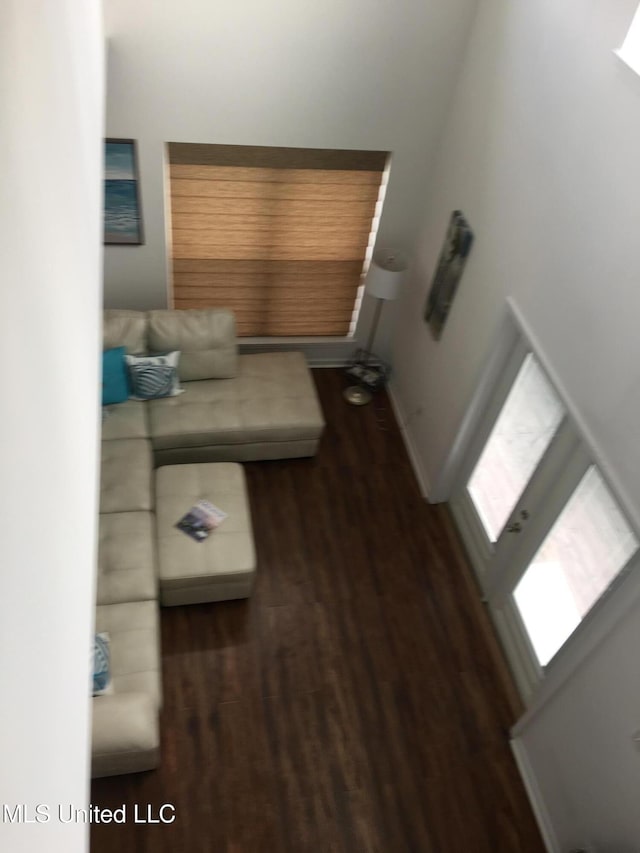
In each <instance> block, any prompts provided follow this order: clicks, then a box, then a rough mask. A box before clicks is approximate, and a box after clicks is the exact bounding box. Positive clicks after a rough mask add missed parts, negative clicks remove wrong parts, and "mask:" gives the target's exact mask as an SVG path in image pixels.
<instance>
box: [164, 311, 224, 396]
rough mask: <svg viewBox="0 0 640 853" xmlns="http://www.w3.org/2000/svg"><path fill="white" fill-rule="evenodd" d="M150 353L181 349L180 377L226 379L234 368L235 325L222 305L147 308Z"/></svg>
mask: <svg viewBox="0 0 640 853" xmlns="http://www.w3.org/2000/svg"><path fill="white" fill-rule="evenodd" d="M148 342H149V352H167V351H168V350H180V352H181V353H182V355H181V357H180V365H179V368H178V372H179V375H180V379H182V380H183V381H185V382H188V381H191V380H194V379H228V378H230V377H232V376H235V374H236V369H237V348H236V324H235V317H234V315H233V313H232V312H231V311H228V310H227V309H225V308H211V309H204V310H199V309H192V310H185V311H171V310H167V311H150V312H149V329H148Z"/></svg>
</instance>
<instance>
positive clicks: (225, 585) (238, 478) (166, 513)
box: [156, 462, 256, 606]
mask: <svg viewBox="0 0 640 853" xmlns="http://www.w3.org/2000/svg"><path fill="white" fill-rule="evenodd" d="M199 500H207V501H210V502H211V503H213V504H215V505H216V506H218V507H219V508H220V509H221V510H224V512H226V513H227V518H225V520H224V521H223V522H222V524H221V525H220V527H218V528H217V530H214V531H213V532H212V533H211V534H209V537H208V538H207V539H205V540H204V541H203V542H196V541H195V540H194V539H192V538H191V537H190V536H187V534H186V533H183V532H182V531H181V530H179V529H178V528H177V527H176V523H177V522H178V521H179V520H180V519H181V518H182V517H183V516H184V515H185V513H187V512H188V511H189V510H190V509H191V507H192V506H193V505H194V504H196V503H197V502H198V501H199ZM156 520H157V533H158V575H159V583H160V602H161V604H163V605H165V606H167V605H173V604H198V603H200V602H203V601H227V600H228V599H232V598H248V596H249V595H250V594H251V588H252V586H253V580H254V577H255V572H256V556H255V549H254V545H253V533H252V530H251V514H250V510H249V501H248V499H247V490H246V485H245V478H244V471H243V469H242V466H241V465H238V464H237V463H236V462H212V463H199V464H192V465H167V466H165V467H163V468H158V469H157V471H156Z"/></svg>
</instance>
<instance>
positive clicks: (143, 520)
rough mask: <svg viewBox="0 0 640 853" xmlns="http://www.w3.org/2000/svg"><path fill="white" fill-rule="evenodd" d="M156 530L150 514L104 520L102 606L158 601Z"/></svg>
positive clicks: (101, 535)
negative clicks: (150, 600)
mask: <svg viewBox="0 0 640 853" xmlns="http://www.w3.org/2000/svg"><path fill="white" fill-rule="evenodd" d="M154 528H155V525H154V519H153V515H152V514H151V513H150V512H112V513H107V514H103V515H101V516H100V519H99V538H98V589H97V593H96V601H97V603H98V604H121V603H124V602H127V601H145V600H148V599H153V598H156V597H157V595H158V591H157V583H156V571H155V559H154V558H155V553H154V552H155V548H154V533H155V529H154Z"/></svg>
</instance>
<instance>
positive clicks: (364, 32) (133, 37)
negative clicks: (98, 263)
mask: <svg viewBox="0 0 640 853" xmlns="http://www.w3.org/2000/svg"><path fill="white" fill-rule="evenodd" d="M475 2H476V0H448V2H446V3H443V2H437V0H429V2H423V0H399V2H396V3H381V2H378V3H371V2H369V0H350V2H348V3H345V2H344V0H327V2H324V3H308V2H302V3H301V2H299V0H275V2H271V3H264V2H262V0H246V1H245V2H242V3H238V2H234V0H223V2H217V3H211V2H210V0H181V2H177V0H173V2H166V3H162V4H159V3H156V2H152V0H140V1H139V2H136V3H131V2H129V0H107V3H106V8H107V32H108V36H109V63H108V69H109V70H108V85H107V89H108V97H107V130H108V134H109V135H111V136H115V137H133V138H136V139H138V141H139V153H140V161H141V165H140V168H141V179H142V206H143V215H144V225H145V232H146V245H144V246H143V247H140V248H135V247H130V246H126V247H113V246H110V247H107V248H106V250H105V256H106V257H105V300H106V303H105V304H106V305H107V306H109V307H131V308H155V307H164V306H166V299H167V295H166V288H167V283H166V282H167V268H166V267H167V265H166V249H165V219H164V210H163V203H164V202H163V170H162V164H163V143H164V142H166V141H177V142H207V143H228V144H238V145H276V146H277V145H281V146H294V147H298V146H299V147H305V146H308V147H315V148H356V149H360V148H365V149H380V150H390V151H392V152H393V154H394V159H393V166H392V173H391V183H390V186H389V190H388V193H387V200H386V205H385V213H384V217H383V221H382V224H381V229H380V232H379V234H380V244H383V243H384V244H387V245H392V246H396V247H398V248H407V247H408V246H409V245H410V244H411V243H412V241H413V238H414V237H415V233H416V226H417V222H418V217H417V214H418V211H419V210H420V209H421V208H422V206H423V205H424V200H425V197H426V185H427V175H428V172H429V167H430V165H431V160H432V156H433V153H434V151H435V147H436V142H437V138H438V135H439V133H440V131H441V128H442V123H443V119H444V115H445V108H446V105H447V103H448V100H449V95H450V91H451V88H452V85H453V84H454V82H455V76H456V71H457V68H458V64H459V61H460V57H461V53H462V49H463V45H464V42H465V38H466V35H467V31H468V26H469V25H470V22H471V18H472V12H473V9H474V7H475ZM367 301H371V300H367ZM367 310H368V311H369V310H370V306H367ZM385 313H386V314H387V315H388V316H387V320H388V318H389V316H391V313H392V312H391V310H389V311H387V312H385ZM365 319H366V318H365Z"/></svg>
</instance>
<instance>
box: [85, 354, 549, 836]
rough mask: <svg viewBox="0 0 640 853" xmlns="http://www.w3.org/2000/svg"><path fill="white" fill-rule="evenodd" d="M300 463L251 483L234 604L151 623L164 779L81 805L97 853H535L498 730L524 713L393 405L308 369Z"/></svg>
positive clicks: (527, 813) (100, 789) (104, 784)
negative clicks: (158, 628) (158, 627)
mask: <svg viewBox="0 0 640 853" xmlns="http://www.w3.org/2000/svg"><path fill="white" fill-rule="evenodd" d="M314 377H315V380H316V384H317V386H318V391H319V394H320V397H321V401H322V405H323V409H324V412H325V417H326V419H327V422H328V426H327V431H326V434H325V436H324V437H323V441H322V447H321V451H320V453H319V455H318V456H317V457H316V458H315V459H313V460H291V461H278V462H259V463H258V462H257V463H251V464H247V465H246V471H247V476H248V482H249V490H250V498H251V508H252V514H253V523H254V532H255V537H256V546H257V553H258V581H257V584H256V589H255V593H254V596H253V597H252V599H251V600H250V601H248V602H226V603H221V604H210V605H198V606H192V607H178V608H170V609H166V610H163V611H162V649H163V676H164V710H163V714H162V723H161V727H162V766H161V767H160V768H159V769H158V770H157V771H153V772H150V773H143V774H137V775H133V776H128V777H115V778H112V779H103V780H98V781H96V782H94V784H93V787H92V803H93V804H94V805H96V804H97V805H100V806H101V807H105V808H113V807H116V806H119V805H122V804H123V803H125V804H127V805H128V806H129V809H132V808H133V804H134V803H138V804H141V805H142V806H143V808H144V809H146V804H147V803H151V804H152V805H153V807H154V809H156V810H157V809H158V807H159V806H161V805H162V804H163V803H171V804H173V805H174V806H175V808H176V820H175V822H174V823H173V824H171V825H166V826H162V825H152V826H147V825H136V824H134V823H133V822H132V820H131V819H130V820H129V821H128V822H127V823H126V824H124V825H121V826H116V825H109V826H101V825H94V826H93V827H92V831H91V850H92V853H107V851H109V853H111V852H112V851H118V853H152V851H153V853H169V851H170V853H347V851H348V853H542V851H543V846H542V843H541V841H540V837H539V834H538V830H537V828H536V825H535V822H534V819H533V816H532V814H531V810H530V807H529V804H528V801H527V799H526V796H525V793H524V789H523V786H522V783H521V781H520V778H519V776H518V773H517V771H516V768H515V765H514V762H513V759H512V757H511V752H510V749H509V745H508V739H507V730H508V727H509V726H510V725H511V724H512V723H513V722H514V721H515V719H516V717H517V715H518V713H519V712H520V707H519V704H518V700H517V698H516V696H515V694H514V692H513V689H512V688H511V687H510V684H509V679H508V678H507V676H506V668H505V666H504V663H503V660H502V657H501V655H500V653H499V651H498V647H497V644H496V641H495V638H494V635H493V632H492V630H491V628H490V626H489V622H488V617H487V616H486V614H485V611H484V608H483V606H482V604H481V603H480V601H479V597H478V593H477V590H476V587H475V583H474V581H473V579H472V578H471V576H470V570H469V569H468V568H467V564H466V561H465V557H464V554H463V551H462V549H461V547H460V545H459V542H458V539H457V536H456V534H455V531H454V528H453V526H452V523H451V521H450V517H449V514H448V511H447V509H446V507H444V506H429V505H428V504H426V503H425V502H424V501H423V500H422V498H421V497H420V494H419V491H418V488H417V485H416V482H415V479H414V476H413V473H412V471H411V468H410V465H409V461H408V459H407V455H406V452H405V449H404V446H403V443H402V440H401V437H400V434H399V430H398V428H397V425H396V423H395V421H394V418H393V414H392V411H391V408H390V405H389V402H388V400H387V398H386V397H385V396H384V395H382V396H380V397H378V398H376V400H375V401H374V403H373V404H372V405H370V406H369V407H364V408H353V407H350V406H347V404H346V403H344V402H343V401H342V397H341V391H342V388H343V386H344V384H345V383H344V381H343V378H342V376H341V374H340V373H339V371H336V370H317V371H314Z"/></svg>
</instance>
